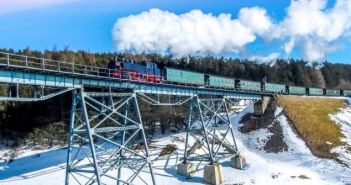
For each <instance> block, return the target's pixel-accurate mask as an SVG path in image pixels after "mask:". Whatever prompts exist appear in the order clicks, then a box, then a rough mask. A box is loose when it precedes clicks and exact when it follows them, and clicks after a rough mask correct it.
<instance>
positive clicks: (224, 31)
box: [112, 0, 351, 62]
mask: <svg viewBox="0 0 351 185" xmlns="http://www.w3.org/2000/svg"><path fill="white" fill-rule="evenodd" d="M326 5H327V0H292V1H291V4H290V6H289V7H288V8H287V10H286V13H287V14H286V16H285V17H284V18H283V20H281V21H280V22H276V21H274V20H273V19H272V18H271V17H269V16H268V14H267V11H266V10H265V9H263V8H260V7H251V8H242V9H241V10H240V11H239V13H238V16H237V18H236V19H234V18H232V16H231V15H230V14H220V15H218V16H214V15H212V14H205V13H203V12H202V11H200V10H193V11H190V12H188V13H185V14H181V15H177V14H174V13H172V12H168V11H162V10H159V9H151V10H149V11H146V12H142V13H140V14H138V15H130V16H127V17H124V18H120V19H118V20H117V22H116V23H115V25H114V28H113V30H112V35H113V39H114V41H115V45H116V48H117V50H118V51H132V52H136V53H142V52H146V53H151V52H157V53H161V54H172V55H173V56H174V57H183V56H188V55H208V54H210V55H223V54H230V53H237V54H242V53H243V52H244V50H245V46H246V45H248V44H250V43H252V42H255V41H256V40H257V38H261V39H263V40H265V41H266V42H268V43H269V42H272V41H275V42H278V43H279V44H280V45H281V47H280V49H279V51H275V52H273V53H272V54H270V55H268V56H260V55H252V56H249V58H252V59H256V60H260V61H262V62H266V61H267V62H270V61H269V60H275V59H276V58H277V57H278V56H280V55H281V52H283V53H285V54H286V55H289V54H290V53H291V52H292V51H293V50H296V51H297V52H298V53H299V54H300V55H301V57H302V58H304V59H306V60H308V61H311V62H315V61H321V60H322V59H324V58H325V56H326V55H327V54H328V53H331V52H333V51H335V50H337V47H336V44H337V42H338V41H339V40H341V39H342V38H344V37H350V32H351V1H350V0H337V1H336V3H335V4H334V5H333V6H332V7H331V8H326Z"/></svg>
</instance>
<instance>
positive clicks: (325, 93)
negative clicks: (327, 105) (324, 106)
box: [324, 89, 341, 96]
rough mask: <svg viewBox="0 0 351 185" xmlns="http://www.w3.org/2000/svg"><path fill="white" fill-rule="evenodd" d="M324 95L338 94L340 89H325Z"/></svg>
mask: <svg viewBox="0 0 351 185" xmlns="http://www.w3.org/2000/svg"><path fill="white" fill-rule="evenodd" d="M324 95H327V96H340V95H341V94H340V90H335V89H325V92H324Z"/></svg>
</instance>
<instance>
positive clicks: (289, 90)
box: [107, 59, 351, 97]
mask: <svg viewBox="0 0 351 185" xmlns="http://www.w3.org/2000/svg"><path fill="white" fill-rule="evenodd" d="M107 68H108V69H109V70H111V71H112V72H111V73H110V75H111V76H110V77H112V78H119V79H129V80H135V81H141V82H151V83H165V84H178V85H186V86H195V87H198V88H215V89H225V90H234V91H246V92H261V93H267V94H281V95H310V96H345V97H351V90H337V89H327V88H318V87H302V86H291V85H284V84H277V83H270V82H266V79H262V80H261V81H260V82H257V81H250V80H244V79H238V78H228V77H223V76H217V75H209V74H204V73H199V72H194V71H187V70H180V69H175V68H169V67H165V66H163V65H162V64H159V65H157V64H156V63H153V62H141V63H137V62H135V61H131V60H125V59H116V60H110V62H109V63H108V65H107Z"/></svg>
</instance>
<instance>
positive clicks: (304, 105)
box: [278, 96, 347, 159]
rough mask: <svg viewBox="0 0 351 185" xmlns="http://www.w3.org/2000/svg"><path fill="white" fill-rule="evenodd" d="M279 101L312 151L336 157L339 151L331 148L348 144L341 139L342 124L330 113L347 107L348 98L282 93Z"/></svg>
mask: <svg viewBox="0 0 351 185" xmlns="http://www.w3.org/2000/svg"><path fill="white" fill-rule="evenodd" d="M278 104H279V105H280V106H282V107H284V112H285V114H286V115H287V117H288V118H289V119H290V120H291V121H292V123H293V126H294V127H295V129H296V131H297V132H298V133H299V135H300V136H301V137H302V138H303V139H304V140H305V142H306V143H307V145H308V147H309V148H310V149H311V151H312V153H314V154H315V155H317V156H319V157H325V158H332V159H337V157H338V156H337V154H333V153H331V152H330V150H331V149H332V148H334V147H336V146H340V145H344V144H345V143H343V142H342V141H340V139H341V138H342V137H343V134H342V133H341V130H340V127H339V126H338V125H336V123H335V122H333V121H332V120H330V117H329V115H330V114H335V113H336V112H338V110H339V108H343V107H345V106H347V104H346V102H345V100H339V99H322V98H308V97H297V96H281V97H279V98H278ZM328 143H329V144H328Z"/></svg>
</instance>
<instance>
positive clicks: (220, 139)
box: [183, 96, 238, 164]
mask: <svg viewBox="0 0 351 185" xmlns="http://www.w3.org/2000/svg"><path fill="white" fill-rule="evenodd" d="M188 145H189V146H191V147H190V148H188ZM200 149H201V150H202V152H201V153H202V154H197V153H196V150H200ZM236 155H238V150H237V147H236V143H235V138H234V133H233V128H232V125H231V120H230V117H229V112H228V107H227V102H226V98H209V99H200V98H199V97H197V96H196V97H194V98H193V99H192V100H191V101H190V103H189V114H188V124H187V133H186V143H185V152H184V161H183V162H184V163H187V162H188V161H208V162H209V163H210V164H215V163H217V162H218V161H219V160H220V159H225V158H229V157H233V156H236Z"/></svg>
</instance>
